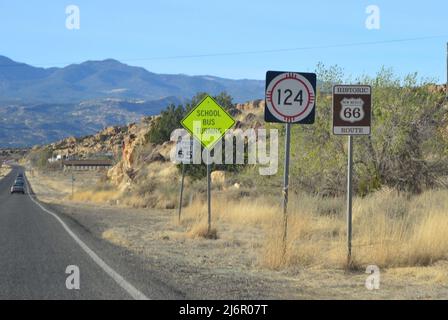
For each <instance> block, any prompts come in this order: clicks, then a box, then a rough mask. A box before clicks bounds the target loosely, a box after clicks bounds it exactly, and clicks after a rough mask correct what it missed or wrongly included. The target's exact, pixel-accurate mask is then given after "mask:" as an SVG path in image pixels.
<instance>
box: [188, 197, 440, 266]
mask: <svg viewBox="0 0 448 320" xmlns="http://www.w3.org/2000/svg"><path fill="white" fill-rule="evenodd" d="M277 200H278V199H277ZM276 202H277V203H276ZM343 202H344V199H338V200H335V199H322V198H317V197H312V196H308V195H299V196H298V197H297V201H291V203H290V206H289V209H288V229H287V242H286V245H285V244H284V243H283V241H282V239H283V221H284V220H283V214H282V210H281V207H280V206H279V205H278V201H275V199H268V198H262V199H261V198H260V199H251V200H248V199H245V200H242V201H230V200H227V199H226V198H225V197H221V198H217V199H214V201H213V202H212V205H213V225H214V226H219V225H220V224H221V223H225V224H226V227H227V228H230V229H232V228H235V229H238V230H240V229H241V228H244V227H252V228H258V229H259V230H260V232H262V233H263V234H264V235H265V241H264V244H263V245H262V247H261V248H260V254H259V257H260V259H259V260H260V261H259V262H260V264H261V265H263V266H265V267H268V268H272V269H281V268H289V267H299V266H310V265H315V266H322V267H328V266H339V267H346V264H347V260H346V220H345V212H344V211H345V210H344V206H343V205H342V206H341V205H340V204H341V203H343ZM333 207H334V208H333ZM206 213H207V207H206V204H205V203H203V202H200V201H195V202H193V203H192V204H191V205H190V206H189V207H187V208H186V209H185V210H184V214H183V218H182V224H183V225H184V226H187V230H188V232H189V234H197V233H200V231H198V230H202V229H203V226H204V221H205V220H204V219H205V217H206ZM352 250H353V256H352V258H353V262H352V267H357V266H365V265H368V264H375V265H378V266H380V267H412V266H427V265H431V264H433V263H435V262H437V261H440V260H444V259H447V258H448V191H446V190H440V191H427V192H425V193H423V194H422V195H419V196H416V197H414V198H411V199H408V198H407V197H405V196H400V195H398V194H397V193H396V192H394V191H392V190H389V189H384V190H381V191H378V192H377V193H375V194H372V195H370V196H368V197H366V198H362V199H361V198H357V199H355V202H354V207H353V249H352Z"/></svg>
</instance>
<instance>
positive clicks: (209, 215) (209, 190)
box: [207, 150, 212, 234]
mask: <svg viewBox="0 0 448 320" xmlns="http://www.w3.org/2000/svg"><path fill="white" fill-rule="evenodd" d="M211 184H212V181H211V173H210V150H207V221H208V225H207V234H210V231H211V229H212V203H211V198H212V186H211Z"/></svg>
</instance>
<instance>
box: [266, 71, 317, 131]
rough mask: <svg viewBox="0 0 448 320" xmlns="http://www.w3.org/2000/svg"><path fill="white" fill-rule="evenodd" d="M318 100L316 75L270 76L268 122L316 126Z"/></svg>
mask: <svg viewBox="0 0 448 320" xmlns="http://www.w3.org/2000/svg"><path fill="white" fill-rule="evenodd" d="M315 100H316V74H315V73H303V72H284V71H268V72H267V73H266V107H265V112H264V119H265V121H266V122H286V123H302V124H311V123H314V113H315Z"/></svg>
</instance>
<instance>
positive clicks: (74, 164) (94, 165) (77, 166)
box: [62, 160, 113, 171]
mask: <svg viewBox="0 0 448 320" xmlns="http://www.w3.org/2000/svg"><path fill="white" fill-rule="evenodd" d="M62 166H63V168H64V171H65V170H72V169H73V170H77V171H89V170H108V169H110V168H111V167H112V166H113V163H112V160H63V161H62Z"/></svg>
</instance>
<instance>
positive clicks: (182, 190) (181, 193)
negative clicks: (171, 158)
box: [179, 162, 185, 223]
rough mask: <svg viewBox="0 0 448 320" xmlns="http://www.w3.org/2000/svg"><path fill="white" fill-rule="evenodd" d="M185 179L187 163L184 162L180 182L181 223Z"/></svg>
mask: <svg viewBox="0 0 448 320" xmlns="http://www.w3.org/2000/svg"><path fill="white" fill-rule="evenodd" d="M184 179H185V163H183V162H182V178H181V182H180V192H179V193H180V196H179V223H180V216H181V214H182V196H183V193H184Z"/></svg>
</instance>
